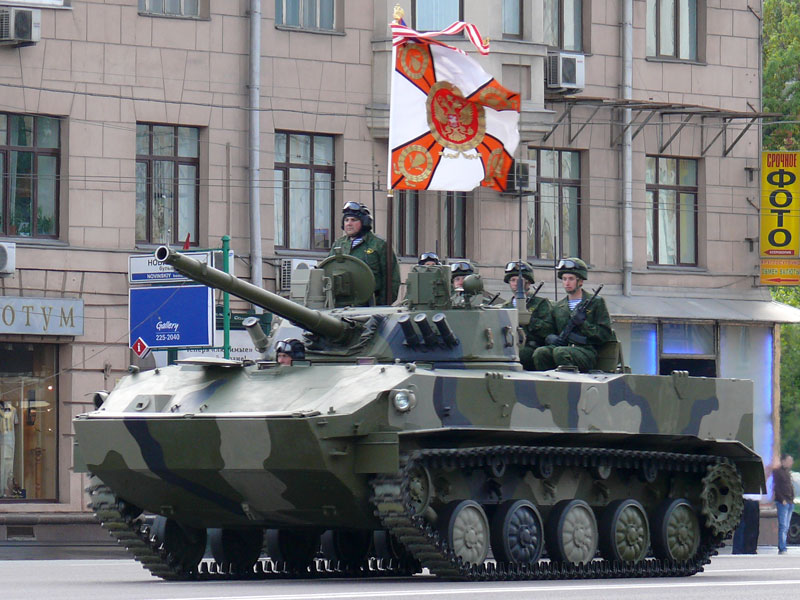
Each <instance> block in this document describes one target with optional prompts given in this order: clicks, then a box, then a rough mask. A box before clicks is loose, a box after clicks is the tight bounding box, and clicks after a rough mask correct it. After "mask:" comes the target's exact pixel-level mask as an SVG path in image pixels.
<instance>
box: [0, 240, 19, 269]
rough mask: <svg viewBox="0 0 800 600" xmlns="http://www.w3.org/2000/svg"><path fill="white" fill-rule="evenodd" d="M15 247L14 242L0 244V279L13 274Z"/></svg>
mask: <svg viewBox="0 0 800 600" xmlns="http://www.w3.org/2000/svg"><path fill="white" fill-rule="evenodd" d="M16 254H17V245H16V244H15V243H14V242H0V277H8V276H10V275H13V274H14V271H15V269H16V268H17V267H16Z"/></svg>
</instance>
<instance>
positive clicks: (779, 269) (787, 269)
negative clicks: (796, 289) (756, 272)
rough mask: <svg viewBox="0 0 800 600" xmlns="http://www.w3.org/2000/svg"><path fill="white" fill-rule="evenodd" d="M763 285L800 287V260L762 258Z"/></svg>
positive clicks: (761, 280) (761, 281)
mask: <svg viewBox="0 0 800 600" xmlns="http://www.w3.org/2000/svg"><path fill="white" fill-rule="evenodd" d="M759 283H760V284H761V285H800V260H796V259H795V260H789V259H778V258H762V259H761V279H760V281H759Z"/></svg>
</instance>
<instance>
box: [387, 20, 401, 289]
mask: <svg viewBox="0 0 800 600" xmlns="http://www.w3.org/2000/svg"><path fill="white" fill-rule="evenodd" d="M404 14H405V12H404V11H403V8H402V7H401V6H400V5H399V4H395V6H394V11H393V12H392V23H394V24H399V23H400V21H402V19H403V15H404ZM393 41H394V40H393V38H392V40H391V41H390V44H391V47H392V57H391V59H390V62H389V120H390V122H391V118H392V80H393V79H394V69H395V64H396V60H397V50H395V47H394V43H393ZM391 141H392V140H391V135H389V136H387V141H386V146H387V148H388V150H387V161H386V164H387V165H388V168H387V170H386V188H387V189H386V246H387V249H386V269H385V272H386V281H385V282H384V284H385V290H384V293H385V294H386V303H387V304H391V302H390V300H391V298H392V275H393V273H392V271H393V270H394V260H392V258H393V256H394V190H393V189H392V144H391Z"/></svg>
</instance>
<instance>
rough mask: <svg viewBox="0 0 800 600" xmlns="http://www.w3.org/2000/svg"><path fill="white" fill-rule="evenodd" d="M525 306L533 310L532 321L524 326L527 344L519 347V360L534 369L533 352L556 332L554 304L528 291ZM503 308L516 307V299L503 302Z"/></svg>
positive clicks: (528, 368)
mask: <svg viewBox="0 0 800 600" xmlns="http://www.w3.org/2000/svg"><path fill="white" fill-rule="evenodd" d="M525 306H526V307H527V308H528V310H529V311H531V320H530V322H529V323H528V324H527V325H526V326H525V327H523V331H524V332H525V345H524V346H522V347H521V348H520V349H519V361H520V362H521V363H522V366H523V368H525V370H527V371H534V370H536V367H535V366H534V362H533V352H534V351H535V350H536V349H537V348H539V347H540V346H544V345H545V341H544V339H545V338H546V337H547V336H548V335H550V334H551V333H556V329H555V324H554V323H553V304H552V303H551V302H550V300H548V299H547V298H542V297H540V296H534V295H533V294H532V293H528V295H527V300H526V301H525ZM503 308H514V299H513V298H512V299H511V300H509V301H507V302H506V303H504V304H503Z"/></svg>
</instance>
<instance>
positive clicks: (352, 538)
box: [321, 529, 372, 567]
mask: <svg viewBox="0 0 800 600" xmlns="http://www.w3.org/2000/svg"><path fill="white" fill-rule="evenodd" d="M321 542H322V543H321V548H322V556H324V557H325V558H327V559H329V560H331V561H338V562H339V566H340V567H345V566H357V565H358V564H360V563H361V562H362V561H363V560H364V559H365V558H366V557H367V553H368V552H369V548H370V544H371V542H372V532H371V531H355V530H342V529H329V530H328V531H326V532H325V533H323V534H322V539H321Z"/></svg>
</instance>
